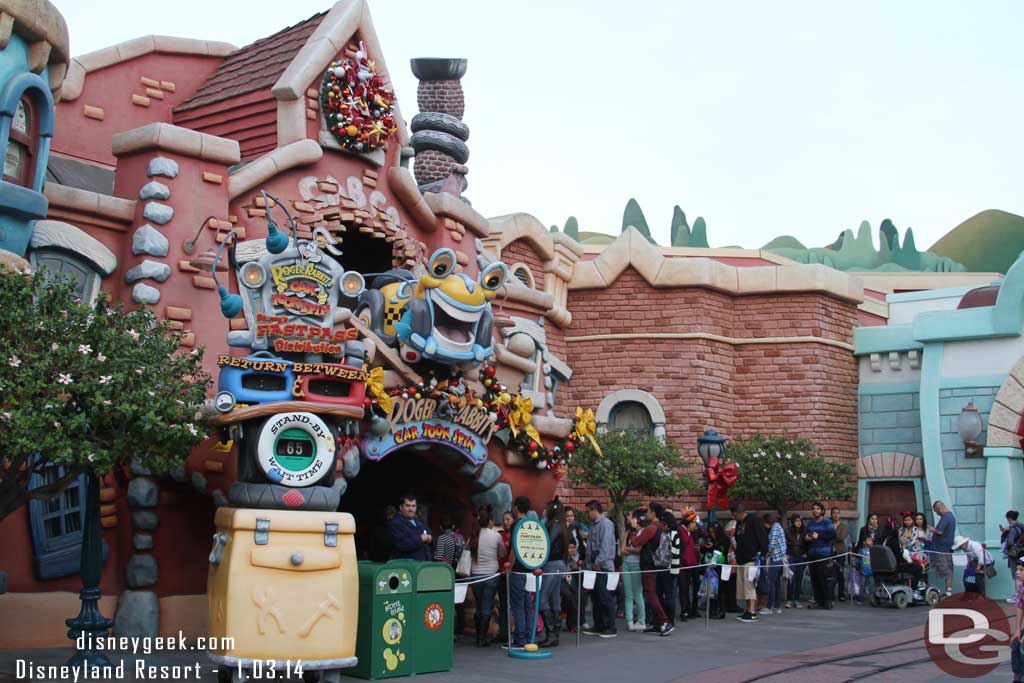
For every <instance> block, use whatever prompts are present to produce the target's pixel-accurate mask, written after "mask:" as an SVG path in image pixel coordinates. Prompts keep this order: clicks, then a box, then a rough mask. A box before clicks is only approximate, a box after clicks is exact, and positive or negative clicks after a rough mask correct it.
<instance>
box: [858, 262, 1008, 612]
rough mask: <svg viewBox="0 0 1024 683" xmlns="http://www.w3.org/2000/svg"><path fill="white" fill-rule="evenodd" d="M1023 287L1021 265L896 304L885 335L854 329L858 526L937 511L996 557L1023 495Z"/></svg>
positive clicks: (1000, 585) (1002, 576)
mask: <svg viewBox="0 0 1024 683" xmlns="http://www.w3.org/2000/svg"><path fill="white" fill-rule="evenodd" d="M1022 287H1024V262H1022V261H1021V260H1018V261H1017V262H1016V263H1015V264H1014V266H1013V267H1012V268H1010V270H1009V272H1008V273H1007V275H1006V279H1005V280H1003V281H996V282H994V283H993V284H991V285H986V286H981V287H958V288H947V289H936V290H932V291H928V292H915V293H907V294H890V295H889V296H888V304H889V310H890V318H889V322H888V324H887V325H885V326H879V327H869V328H861V329H858V330H856V332H855V340H856V354H857V357H858V363H859V373H860V383H859V394H860V396H859V423H860V460H859V461H858V468H857V470H858V475H859V477H860V495H859V501H860V515H861V519H862V520H863V518H864V517H865V516H866V515H867V514H868V513H869V512H878V513H879V514H880V515H885V514H898V512H899V511H902V510H928V509H929V508H930V507H931V505H932V502H933V501H936V500H941V501H943V502H944V503H946V504H947V505H948V506H949V507H950V509H952V510H953V513H954V515H955V516H956V518H957V533H959V534H962V535H964V536H968V537H970V538H972V539H974V540H977V541H981V542H984V543H987V545H988V548H989V550H990V552H993V556H994V557H996V558H998V556H999V536H1000V532H999V525H1000V524H1004V525H1005V523H1006V522H1005V520H1004V514H1005V513H1006V511H1007V510H1010V509H1017V508H1019V507H1020V500H1021V495H1022V493H1024V488H1022V487H1024V467H1022V461H1021V438H1022V435H1024V430H1022V426H1021V425H1022V422H1021V415H1022V414H1024V389H1022V386H1024V361H1022V357H1024V338H1022V336H1021V333H1022V326H1024V320H1022V318H1021V311H1022V310H1024V309H1022V307H1021V296H1022V291H1024V289H1022ZM979 418H980V419H979ZM998 566H999V567H1003V566H1005V565H1004V564H1003V563H1002V562H999V563H998ZM993 582H994V586H995V587H996V588H995V590H997V591H1001V592H1004V593H1007V594H1009V592H1010V591H1011V590H1012V586H1013V579H1012V576H1010V575H1009V574H1008V572H1007V571H1000V573H999V575H998V576H997V577H996V578H995V579H993ZM992 586H993V583H990V594H991V591H992V590H993V589H992Z"/></svg>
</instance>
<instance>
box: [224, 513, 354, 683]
mask: <svg viewBox="0 0 1024 683" xmlns="http://www.w3.org/2000/svg"><path fill="white" fill-rule="evenodd" d="M216 525H217V533H216V534H215V535H214V547H213V550H212V551H211V553H210V573H209V577H208V579H207V595H208V598H209V600H208V602H209V619H210V620H209V630H210V636H211V637H214V638H216V641H214V642H221V639H222V638H225V637H227V638H233V639H234V643H233V647H232V648H231V649H225V650H218V651H210V657H211V659H213V661H214V662H216V663H218V664H220V665H222V666H223V667H230V668H231V669H233V670H235V671H237V670H238V668H239V667H241V668H242V669H246V670H250V669H254V668H261V669H263V670H266V668H267V666H268V665H267V660H273V661H274V662H275V670H276V672H277V675H278V676H279V677H283V676H284V675H285V669H286V668H288V669H289V670H290V671H295V664H296V663H297V662H300V661H301V664H302V670H303V671H317V670H320V671H323V673H324V674H328V673H330V674H332V675H331V676H330V678H334V677H335V676H337V675H338V671H337V670H338V669H343V668H347V667H351V666H354V665H355V664H356V657H355V650H356V619H357V614H358V609H359V604H358V600H359V574H358V568H357V565H356V550H355V541H354V538H353V534H354V533H355V529H356V525H355V520H354V519H353V518H352V515H349V514H347V513H341V512H306V511H295V510H251V509H238V508H220V509H219V510H217V515H216ZM254 662H255V663H254ZM221 680H225V679H224V678H222V679H221ZM228 680H230V679H228Z"/></svg>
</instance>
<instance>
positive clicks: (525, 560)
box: [508, 518, 554, 659]
mask: <svg viewBox="0 0 1024 683" xmlns="http://www.w3.org/2000/svg"><path fill="white" fill-rule="evenodd" d="M512 552H513V553H515V556H516V560H518V561H519V564H521V565H522V566H523V567H525V568H526V569H527V570H528V571H530V572H532V573H533V574H534V575H535V576H536V581H537V584H536V591H537V594H536V599H535V600H534V610H533V620H532V627H531V629H530V630H531V634H530V642H529V643H527V644H526V645H524V646H523V648H522V649H521V650H520V649H518V648H514V647H510V648H509V649H508V656H509V657H516V658H518V659H547V658H549V657H550V656H551V651H550V650H545V651H540V650H538V648H537V615H538V612H539V611H540V587H541V583H542V581H543V577H542V576H541V568H542V567H543V566H544V565H545V564H547V562H548V555H549V554H550V552H551V537H550V536H548V530H547V529H545V528H544V525H543V524H541V523H540V522H538V521H537V520H536V519H530V518H526V519H521V520H519V521H518V522H516V525H515V526H514V527H513V528H512ZM553 578H554V577H552V579H553Z"/></svg>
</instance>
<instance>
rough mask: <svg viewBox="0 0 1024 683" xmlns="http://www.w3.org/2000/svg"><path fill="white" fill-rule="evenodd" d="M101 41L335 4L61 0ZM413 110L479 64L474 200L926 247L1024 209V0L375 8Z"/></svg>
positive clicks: (602, 222)
mask: <svg viewBox="0 0 1024 683" xmlns="http://www.w3.org/2000/svg"><path fill="white" fill-rule="evenodd" d="M52 1H53V2H54V4H55V5H56V6H57V8H58V9H59V10H60V11H61V13H62V14H63V15H64V17H65V19H66V20H67V22H68V26H69V27H70V32H71V52H72V54H73V55H79V54H84V53H86V52H91V51H94V50H98V49H101V48H103V47H106V46H109V45H112V44H115V43H118V42H121V41H125V40H129V39H131V38H135V37H138V36H142V35H147V34H161V35H176V36H185V37H192V38H203V39H210V40H222V41H227V42H230V43H233V44H235V45H238V46H242V45H246V44H248V43H250V42H252V41H254V40H257V39H259V38H261V37H264V36H267V35H270V34H272V33H274V32H276V31H278V30H280V29H282V28H284V27H286V26H289V25H292V24H294V23H297V22H299V21H302V20H304V19H306V18H308V17H309V16H312V15H313V14H316V13H317V12H319V11H322V10H324V9H327V8H329V7H330V0H288V2H265V1H263V0H248V1H246V2H240V1H239V0H220V1H218V2H210V0H175V1H174V2H172V3H140V2H138V1H137V0H133V1H128V0H52ZM369 2H370V11H371V16H372V17H373V23H374V26H375V28H376V32H377V35H378V37H379V39H380V42H381V45H382V47H383V50H384V61H385V62H386V63H387V66H388V70H389V71H390V72H391V75H392V80H393V84H394V88H395V91H396V93H397V96H398V99H399V103H400V105H401V107H402V113H403V115H404V116H405V118H406V120H410V119H411V118H412V116H413V115H414V114H415V113H416V83H417V82H416V79H415V78H414V77H413V76H412V73H411V71H410V70H409V60H410V59H411V58H415V57H465V58H467V59H468V60H469V67H468V70H467V73H466V76H465V77H464V78H463V79H462V84H463V89H464V91H465V96H466V114H465V117H464V120H465V122H466V123H467V124H468V126H469V128H470V137H469V141H468V145H469V149H470V158H469V161H468V163H467V166H468V167H469V175H468V180H469V189H468V190H467V192H466V196H467V197H468V198H469V199H470V200H471V201H472V203H473V206H474V207H475V208H476V209H477V210H478V211H480V212H481V213H483V214H484V215H486V216H496V215H501V214H506V213H514V212H526V213H530V214H533V215H534V216H536V217H537V218H538V219H539V220H540V221H541V222H543V223H544V224H545V225H553V224H557V225H558V226H560V227H561V226H562V225H564V223H565V220H566V219H567V218H568V217H569V216H576V218H577V219H578V221H579V224H580V229H581V230H593V231H598V232H607V233H612V234H617V233H618V232H619V230H620V228H621V224H622V211H623V208H624V207H625V205H626V202H627V200H628V199H629V198H631V197H634V198H636V199H637V201H638V202H639V203H640V206H641V207H642V208H643V210H644V213H645V215H646V218H647V222H648V224H649V225H650V227H651V232H652V234H653V235H654V237H655V239H656V240H657V241H658V242H659V243H661V244H668V243H669V226H670V221H671V217H672V210H673V206H674V205H677V204H678V205H679V206H680V207H681V208H682V209H683V210H684V211H685V212H686V215H687V218H688V219H689V221H690V224H691V225H692V223H693V220H694V219H695V218H696V217H697V216H703V217H704V219H705V221H706V222H707V226H708V240H709V242H710V244H711V246H730V245H738V246H743V247H748V248H756V247H760V246H763V245H764V244H765V243H767V242H768V241H769V240H771V239H772V238H774V237H776V236H779V235H792V236H794V237H796V238H798V239H799V240H800V241H801V242H803V243H804V244H805V245H807V246H823V245H825V244H827V243H830V242H832V241H834V239H835V237H836V236H837V235H838V234H839V233H840V232H841V231H842V230H844V229H847V228H850V229H853V230H854V231H856V229H857V226H858V225H859V224H860V222H861V221H862V220H867V221H868V222H869V223H870V224H871V226H872V228H873V230H874V231H875V242H876V246H877V241H878V238H877V228H878V225H879V223H881V221H882V220H883V219H885V218H890V219H892V221H893V222H894V224H895V225H896V226H897V228H898V229H899V230H900V233H901V234H902V233H903V232H904V230H905V229H906V228H907V227H908V226H910V227H913V229H914V235H915V241H916V243H917V245H918V247H919V248H922V247H927V246H930V245H931V244H933V243H934V242H935V241H936V240H938V239H939V238H940V237H941V236H942V235H944V234H945V233H946V232H948V231H949V230H951V229H952V228H954V227H955V226H956V225H957V224H959V223H960V222H962V221H963V220H965V219H967V218H969V217H970V216H972V215H974V214H975V213H978V212H979V211H983V210H985V209H1002V210H1004V211H1010V212H1012V213H1016V214H1022V215H1024V166H1022V162H1024V125H1022V122H1024V88H1022V87H1021V83H1022V82H1024V50H1021V49H1020V47H1019V33H1020V30H1021V26H1022V25H1024V3H1021V2H1015V1H1014V0H987V1H986V2H984V3H963V2H947V1H945V0H906V1H903V2H891V1H887V0H862V1H861V2H857V3H823V2H812V1H807V2H804V1H802V0H787V1H786V2H781V3H768V2H762V1H759V0H733V1H731V2H722V3H714V2H696V1H693V0H672V1H654V0H647V1H646V2H637V1H635V0H634V1H633V2H622V1H621V0H619V1H617V2H605V1H601V0H588V1H582V0H581V1H576V0H571V1H570V0H559V1H558V2H552V1H551V0H547V1H539V0H538V1H532V0H523V1H514V0H506V1H505V2H501V3H498V2H480V1H479V0H477V1H475V2H474V1H470V0H465V1H462V0H450V1H446V0H431V1H430V2H423V1H422V0H369Z"/></svg>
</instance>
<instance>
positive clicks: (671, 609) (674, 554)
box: [650, 501, 687, 626]
mask: <svg viewBox="0 0 1024 683" xmlns="http://www.w3.org/2000/svg"><path fill="white" fill-rule="evenodd" d="M650 509H651V511H652V512H654V514H655V515H657V517H658V521H659V522H661V525H662V527H664V529H665V533H664V535H665V536H667V537H668V551H669V556H668V564H667V565H665V566H664V567H668V571H667V572H659V573H658V574H656V576H657V577H658V598H659V599H661V607H662V609H664V610H665V616H666V617H668V623H670V624H672V626H675V625H676V603H677V602H678V601H679V568H680V566H681V562H680V556H679V552H680V542H681V540H682V539H681V537H680V535H679V522H677V521H676V517H675V515H673V514H672V512H671V511H669V510H667V509H666V508H665V506H663V505H662V504H660V503H655V502H653V501H652V502H651V504H650ZM659 550H660V549H659ZM656 559H657V558H656ZM656 564H657V565H658V569H663V568H664V567H663V566H662V565H661V563H660V562H656ZM686 619H687V617H686V613H685V612H683V615H682V620H683V621H686Z"/></svg>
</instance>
